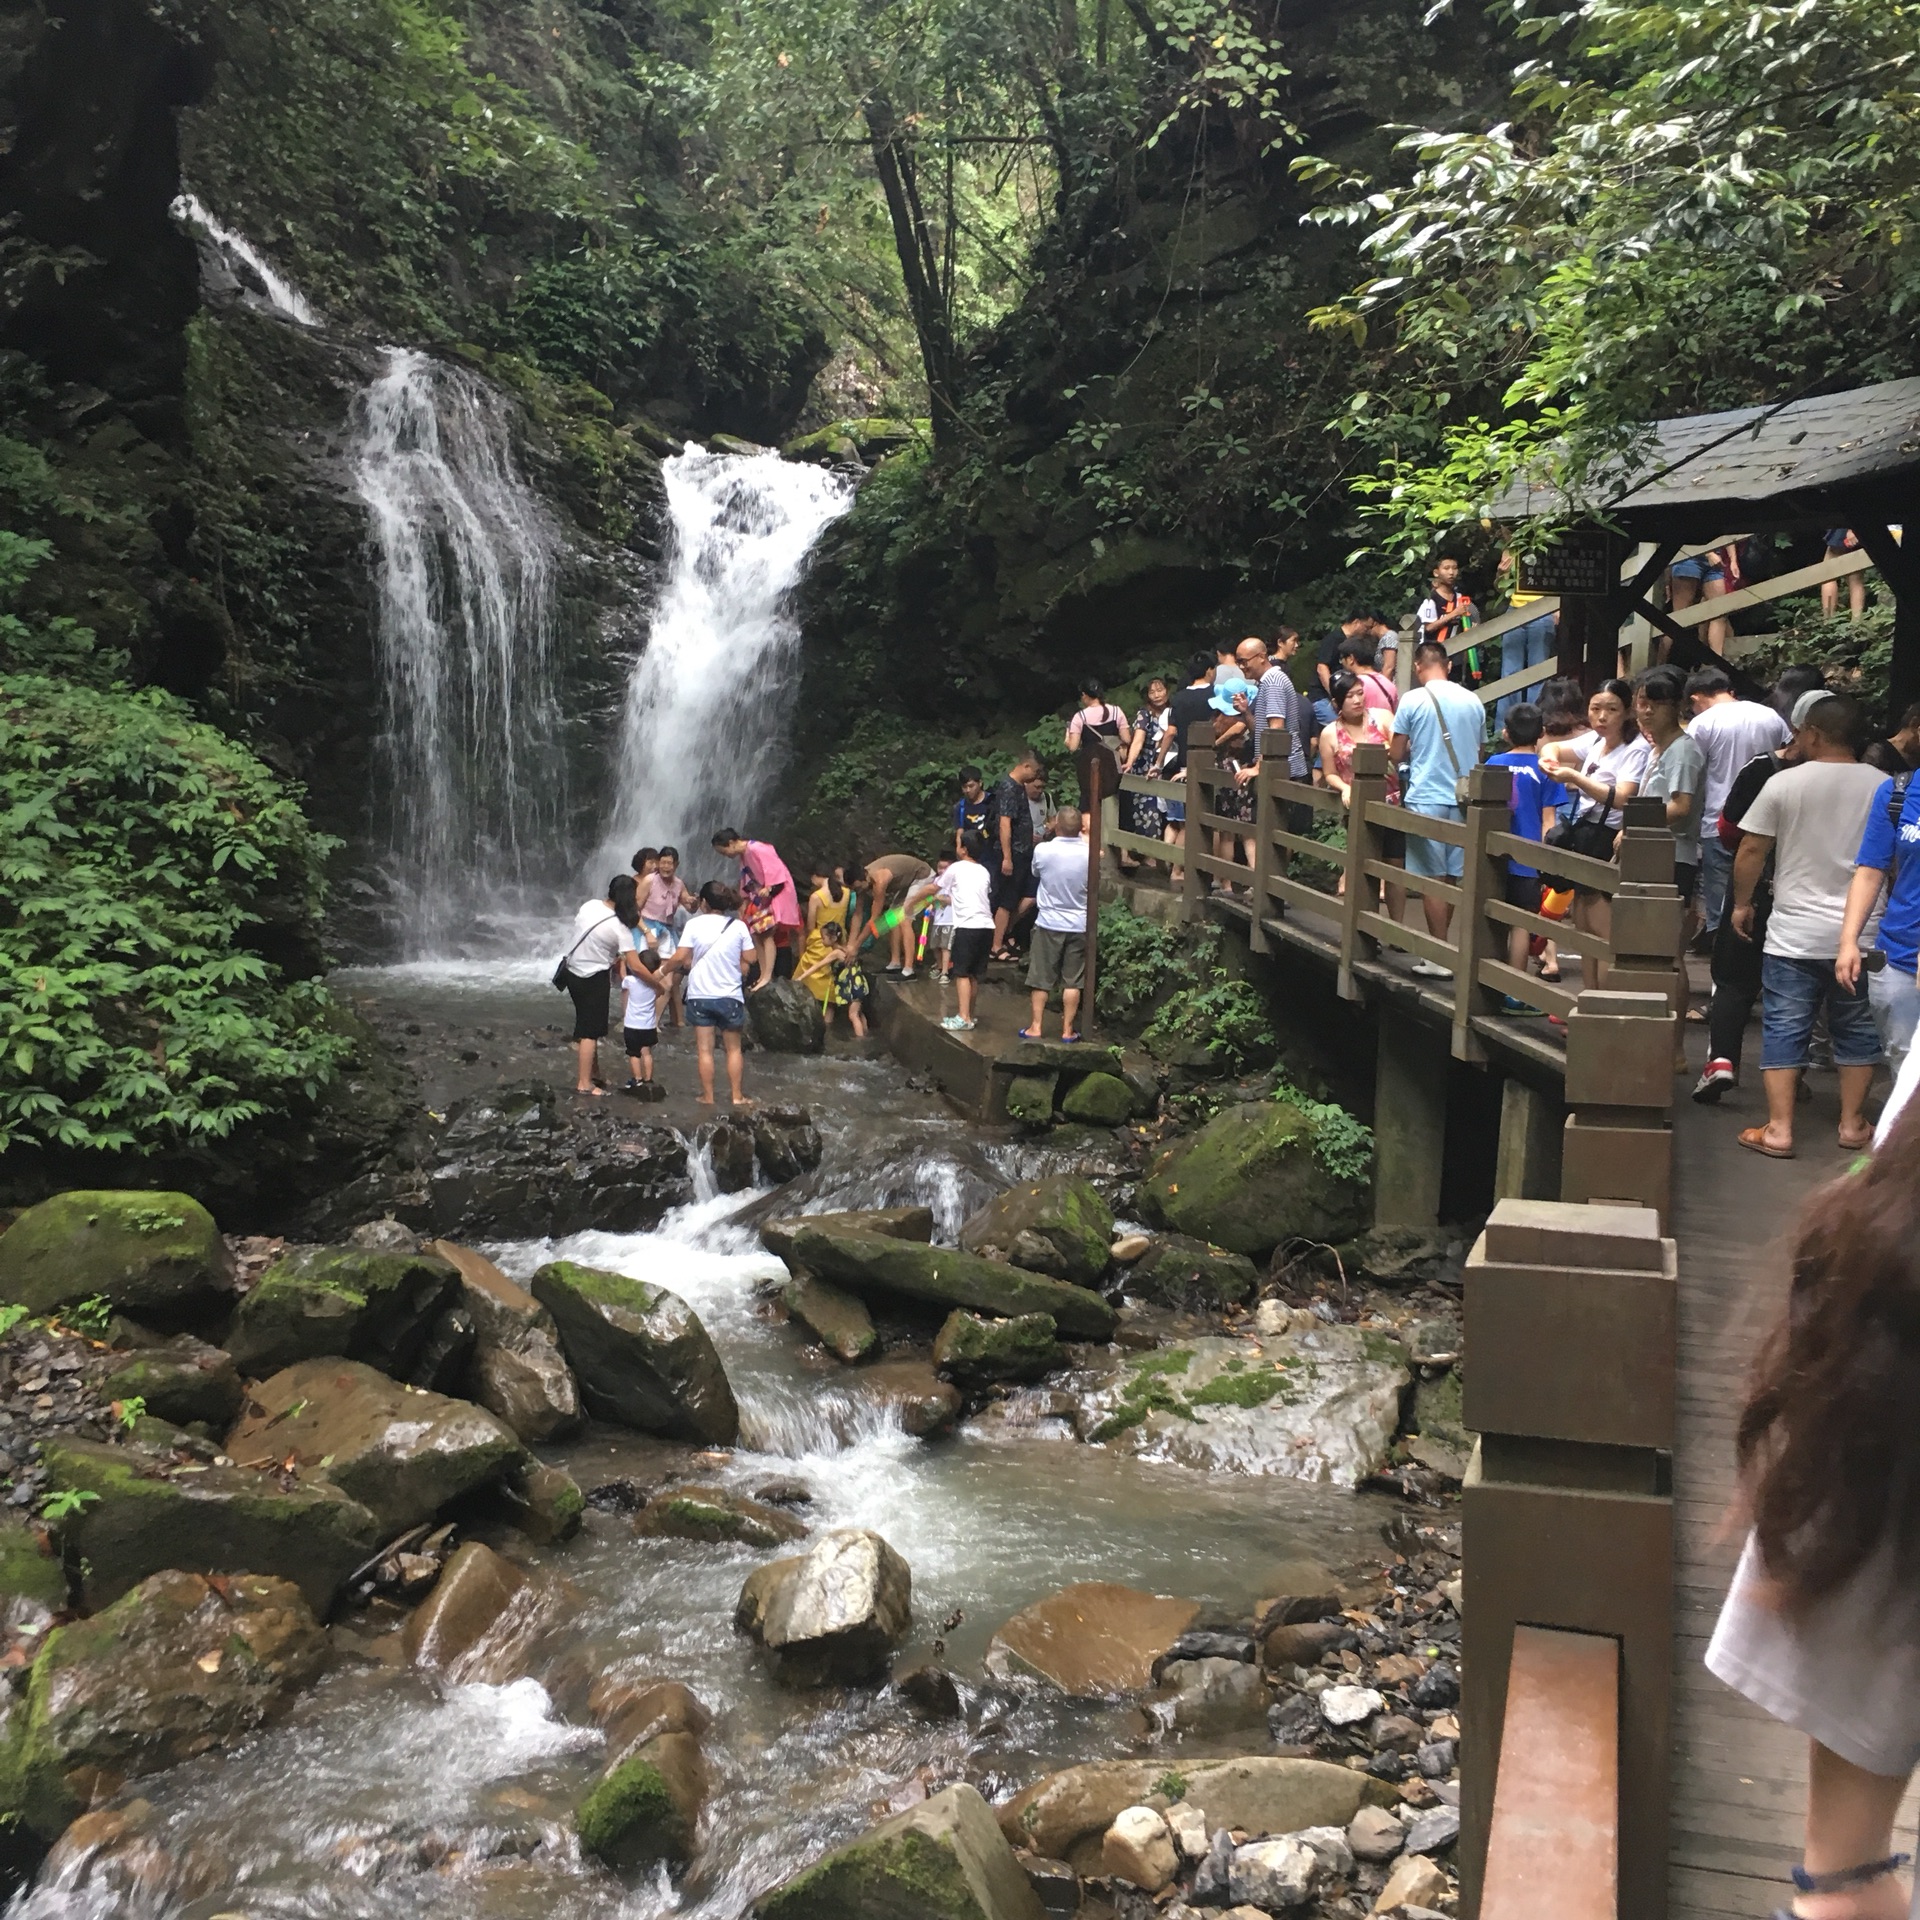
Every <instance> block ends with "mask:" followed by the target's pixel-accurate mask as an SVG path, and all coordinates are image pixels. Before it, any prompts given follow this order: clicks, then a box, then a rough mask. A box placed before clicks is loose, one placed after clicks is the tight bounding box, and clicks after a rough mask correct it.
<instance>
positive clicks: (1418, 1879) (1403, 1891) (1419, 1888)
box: [1373, 1853, 1453, 1913]
mask: <svg viewBox="0 0 1920 1920" xmlns="http://www.w3.org/2000/svg"><path fill="white" fill-rule="evenodd" d="M1452 1891H1453V1889H1452V1887H1451V1885H1450V1884H1449V1883H1448V1880H1447V1876H1446V1875H1445V1874H1444V1873H1443V1872H1442V1871H1441V1870H1440V1868H1439V1867H1438V1866H1436V1865H1435V1864H1434V1863H1433V1862H1432V1861H1431V1860H1428V1859H1425V1858H1423V1857H1422V1856H1420V1855H1418V1854H1411V1853H1410V1854H1407V1855H1405V1856H1404V1857H1403V1858H1402V1859H1400V1860H1398V1861H1397V1862H1395V1864H1394V1869H1393V1871H1392V1872H1391V1873H1390V1874H1388V1875H1387V1880H1386V1885H1385V1886H1383V1887H1382V1888H1381V1889H1380V1891H1379V1893H1378V1894H1377V1895H1376V1896H1375V1898H1374V1902H1373V1910H1374V1912H1375V1913H1392V1912H1393V1911H1394V1910H1395V1909H1396V1908H1398V1907H1425V1908H1428V1909H1429V1910H1431V1909H1433V1908H1435V1907H1437V1906H1438V1904H1439V1903H1440V1902H1441V1901H1442V1900H1444V1899H1446V1897H1447V1896H1448V1894H1450V1893H1451V1892H1452Z"/></svg>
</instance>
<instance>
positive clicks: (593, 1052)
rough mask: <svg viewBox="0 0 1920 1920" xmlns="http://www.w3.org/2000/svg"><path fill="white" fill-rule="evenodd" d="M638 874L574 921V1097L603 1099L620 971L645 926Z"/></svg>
mask: <svg viewBox="0 0 1920 1920" xmlns="http://www.w3.org/2000/svg"><path fill="white" fill-rule="evenodd" d="M637 896H638V890H637V888H636V886H635V884H634V878H633V875H632V874H630V873H623V874H620V875H618V876H617V877H616V878H615V879H614V881H613V884H612V885H611V886H610V887H609V888H608V890H607V895H606V897H605V898H604V899H600V900H583V901H582V902H581V903H580V907H579V910H578V911H577V912H576V913H575V914H574V916H573V941H572V944H571V945H570V946H569V947H568V948H567V954H566V973H567V993H568V995H569V996H570V997H571V999H572V1001H573V1050H574V1054H575V1057H576V1064H577V1068H578V1071H577V1072H576V1074H575V1077H574V1089H573V1090H574V1092H575V1093H584V1094H586V1095H588V1096H589V1097H590V1098H592V1099H596V1100H597V1099H599V1098H600V1097H601V1096H602V1095H604V1094H605V1092H606V1087H605V1086H604V1085H603V1084H602V1083H601V1079H600V1042H601V1041H602V1040H604V1039H605V1038H606V1037H607V1001H608V997H609V995H610V994H611V992H612V989H613V974H614V969H615V968H616V967H618V966H619V965H620V963H621V956H622V955H623V954H626V953H628V952H630V951H631V950H632V940H633V933H632V929H633V928H635V927H637V926H638V925H639V924H640V906H639V900H638V897H637Z"/></svg>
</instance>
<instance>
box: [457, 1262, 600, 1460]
mask: <svg viewBox="0 0 1920 1920" xmlns="http://www.w3.org/2000/svg"><path fill="white" fill-rule="evenodd" d="M427 1251H428V1252H429V1253H434V1254H438V1255H439V1256H440V1257H441V1258H442V1259H444V1260H446V1261H448V1262H449V1263H450V1264H451V1265H452V1266H453V1267H454V1268H455V1269H457V1271H458V1272H459V1275H460V1304H461V1306H462V1308H463V1309H464V1310H465V1312H466V1313H467V1315H468V1317H469V1318H470V1319H471V1320H472V1322H473V1328H474V1345H473V1355H472V1358H471V1359H470V1360H469V1362H468V1365H467V1378H466V1382H465V1387H466V1392H467V1396H468V1397H469V1398H470V1399H473V1400H477V1401H479V1403H480V1404H481V1405H482V1406H483V1407H485V1408H486V1409H487V1411H488V1412H489V1413H495V1414H498V1415H499V1416H500V1418H501V1419H502V1420H504V1421H505V1422H506V1423H507V1425H508V1426H510V1427H511V1428H512V1429H513V1430H514V1432H515V1433H517V1434H518V1435H519V1436H520V1438H521V1439H522V1440H525V1441H527V1442H528V1443H529V1444H532V1443H535V1442H538V1441H543V1440H553V1439H557V1438H558V1437H559V1436H560V1435H562V1434H565V1433H571V1432H572V1431H573V1429H574V1428H575V1427H577V1426H578V1425H579V1424H580V1389H579V1386H578V1384H577V1383H576V1382H575V1380H574V1377H573V1374H572V1372H571V1370H570V1369H569V1368H568V1366H567V1362H566V1357H565V1356H564V1355H563V1354H562V1353H561V1351H560V1331H559V1329H558V1328H557V1327H556V1326H555V1325H554V1322H553V1315H552V1314H550V1313H549V1312H548V1311H547V1310H546V1308H545V1307H543V1306H542V1305H541V1304H540V1303H539V1301H537V1300H536V1299H535V1298H534V1297H533V1295H532V1294H530V1293H529V1292H528V1291H527V1290H526V1288H524V1287H521V1286H516V1285H515V1284H514V1282H513V1281H511V1280H509V1279H508V1278H507V1276H506V1275H505V1274H504V1273H502V1272H501V1271H500V1269H499V1268H498V1267H496V1266H495V1265H494V1264H493V1262H492V1261H491V1260H489V1259H488V1258H487V1257H486V1255H485V1254H483V1253H476V1252H475V1251H474V1250H473V1249H472V1248H471V1247H463V1246H459V1245H457V1244H456V1243H454V1242H453V1241H450V1240H433V1241H429V1242H428V1244H427Z"/></svg>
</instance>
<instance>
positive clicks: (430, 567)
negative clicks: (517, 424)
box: [353, 347, 567, 959]
mask: <svg viewBox="0 0 1920 1920" xmlns="http://www.w3.org/2000/svg"><path fill="white" fill-rule="evenodd" d="M354 424H355V430H356V435H357V442H358V444H357V447H356V450H355V456H354V463H353V478H354V485H355V488H356V489H357V491H358V492H359V495H360V497H361V499H362V500H364V501H365V502H366V505H367V510H368V514H369V516H370V521H371V540H372V554H373V575H374V588H375V598H376V647H377V654H378V662H379V671H380V677H381V691H382V705H383V712H382V726H381V736H380V740H379V743H378V744H379V753H378V760H379V779H380V791H379V793H378V795H377V796H376V809H377V811H376V818H377V819H379V820H380V821H381V822H382V824H383V825H384V828H385V834H386V841H387V851H386V860H385V872H386V879H387V883H388V888H389V892H390V897H391V902H392V911H393V917H394V920H395V922H396V930H397V932H398V935H399V941H400V945H401V948H402V950H403V952H404V954H405V957H407V958H409V959H426V958H436V957H443V956H446V955H449V954H457V953H460V952H463V951H467V950H470V949H471V948H472V947H473V946H474V945H475V944H476V940H475V936H476V934H477V933H478V931H479V930H480V929H481V927H482V926H483V924H484V923H486V922H489V921H494V920H512V919H514V918H515V917H517V916H519V915H522V914H526V913H528V912H530V911H534V910H537V909H536V908H535V905H534V903H535V902H536V901H537V902H538V903H539V906H543V907H547V908H549V909H550V907H551V904H552V902H551V895H552V892H553V889H554V885H555V882H556V881H557V880H558V879H560V878H561V877H562V872H563V864H562V863H563V856H562V853H561V849H562V847H563V845H564V838H565V821H566V811H567V796H566V764H565V756H564V753H563V750H562V742H561V738H560V729H561V720H562V715H561V702H560V696H559V689H558V685H557V681H556V662H555V657H554V655H555V647H554V617H553V602H554V576H555V572H556V567H557V564H558V562H559V559H560V557H561V540H560V535H559V530H558V528H557V527H556V525H555V524H554V521H553V519H552V517H551V515H550V514H549V513H548V512H547V510H546V509H545V507H544V506H543V505H542V504H541V502H540V500H539V498H538V496H537V495H535V493H534V492H533V490H532V489H531V488H530V487H529V486H528V485H527V483H526V481H525V479H524V478H523V477H522V476H521V473H520V471H519V467H518V465H517V463H516V461H515V459H514V454H513V440H512V431H511V418H510V414H509V411H508V408H507V405H506V403H505V402H504V401H503V400H502V398H501V397H500V395H499V394H498V393H496V392H495V391H494V389H493V388H492V387H490V386H488V385H487V384H486V382H484V381H483V380H480V379H478V378H476V377H475V376H474V375H473V374H470V373H468V372H466V371H465V370H464V369H461V368H457V367H452V366H448V365H447V364H446V363H445V362H443V361H439V360H435V359H433V358H431V357H430V356H428V355H427V354H424V353H419V352H416V351H415V350H413V349H411V348H404V347H391V348H389V349H387V356H386V364H385V367H384V369H383V370H382V371H381V373H380V374H379V375H378V376H377V377H376V378H375V379H374V381H373V382H372V384H371V385H370V386H368V387H367V388H366V390H365V391H364V392H363V393H362V394H361V395H360V397H359V400H358V402H357V405H356V408H355V422H354Z"/></svg>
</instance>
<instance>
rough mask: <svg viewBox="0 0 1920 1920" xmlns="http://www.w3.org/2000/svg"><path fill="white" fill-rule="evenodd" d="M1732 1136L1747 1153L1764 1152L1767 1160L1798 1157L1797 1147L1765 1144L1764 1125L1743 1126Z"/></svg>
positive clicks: (1765, 1133)
mask: <svg viewBox="0 0 1920 1920" xmlns="http://www.w3.org/2000/svg"><path fill="white" fill-rule="evenodd" d="M1734 1138H1735V1139H1736V1140H1738V1141H1739V1143H1740V1144H1741V1145H1742V1146H1743V1147H1745V1148H1746V1150H1747V1151H1748V1152H1749V1153H1758V1154H1764V1155H1765V1156H1766V1157H1767V1159H1769V1160H1795V1159H1798V1158H1799V1154H1798V1151H1797V1149H1795V1148H1793V1147H1774V1146H1769V1145H1768V1144H1767V1130H1766V1128H1765V1127H1747V1128H1744V1129H1743V1130H1742V1131H1741V1132H1739V1133H1737V1134H1735V1135H1734Z"/></svg>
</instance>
